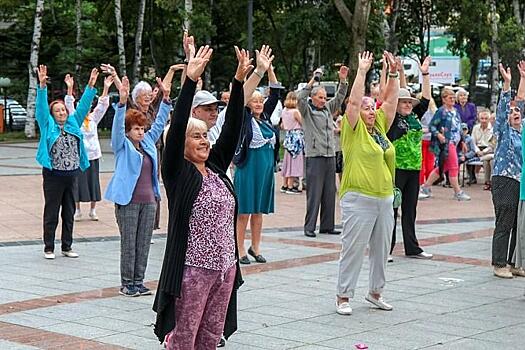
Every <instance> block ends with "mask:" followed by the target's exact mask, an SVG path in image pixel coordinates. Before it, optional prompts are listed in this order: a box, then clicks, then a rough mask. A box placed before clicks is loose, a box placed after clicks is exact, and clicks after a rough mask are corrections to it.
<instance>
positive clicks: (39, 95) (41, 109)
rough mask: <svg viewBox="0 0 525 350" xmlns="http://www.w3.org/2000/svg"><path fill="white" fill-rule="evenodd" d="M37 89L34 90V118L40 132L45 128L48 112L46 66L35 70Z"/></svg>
mask: <svg viewBox="0 0 525 350" xmlns="http://www.w3.org/2000/svg"><path fill="white" fill-rule="evenodd" d="M37 75H38V82H39V84H38V88H37V89H36V111H35V118H36V121H37V122H38V126H39V127H40V130H42V129H44V128H46V127H47V123H48V121H49V116H50V114H51V113H50V111H49V104H48V103H47V66H45V65H43V64H41V65H39V66H38V68H37Z"/></svg>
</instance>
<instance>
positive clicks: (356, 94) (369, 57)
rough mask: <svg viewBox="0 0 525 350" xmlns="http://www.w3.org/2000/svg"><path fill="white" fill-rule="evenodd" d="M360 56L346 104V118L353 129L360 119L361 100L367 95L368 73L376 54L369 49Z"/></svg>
mask: <svg viewBox="0 0 525 350" xmlns="http://www.w3.org/2000/svg"><path fill="white" fill-rule="evenodd" d="M358 58H359V65H358V68H357V74H356V77H355V79H354V83H353V84H352V90H350V96H349V98H348V104H347V106H346V118H347V120H348V124H350V126H351V127H352V129H354V128H355V126H356V125H357V122H358V120H359V113H360V110H361V101H362V99H363V97H364V96H365V80H366V73H367V72H368V70H369V69H370V67H371V66H372V62H374V55H373V54H372V53H371V52H369V51H364V52H360V53H359V54H358Z"/></svg>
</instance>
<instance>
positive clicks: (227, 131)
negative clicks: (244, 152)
mask: <svg viewBox="0 0 525 350" xmlns="http://www.w3.org/2000/svg"><path fill="white" fill-rule="evenodd" d="M235 54H236V55H237V61H238V65H237V71H236V72H235V78H234V79H233V81H232V88H231V95H230V102H229V103H228V108H227V109H226V115H225V119H224V125H223V127H222V131H221V134H220V136H219V138H218V139H217V142H216V143H215V145H214V146H213V148H212V149H211V151H210V157H213V159H214V160H215V161H216V162H217V163H218V165H219V166H220V167H221V169H222V170H223V171H226V170H227V169H228V167H229V166H230V163H231V162H232V159H233V156H234V154H235V150H236V149H237V144H238V143H239V138H240V136H241V128H242V124H243V119H244V101H243V97H244V95H243V91H242V82H243V81H244V78H246V75H247V74H248V73H249V72H250V71H251V70H252V69H253V66H251V64H250V61H251V60H250V56H249V52H248V51H247V50H244V49H242V50H239V48H237V47H235Z"/></svg>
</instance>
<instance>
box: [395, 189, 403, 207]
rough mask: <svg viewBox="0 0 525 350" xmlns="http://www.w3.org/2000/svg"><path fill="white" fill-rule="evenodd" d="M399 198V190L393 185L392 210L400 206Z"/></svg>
mask: <svg viewBox="0 0 525 350" xmlns="http://www.w3.org/2000/svg"><path fill="white" fill-rule="evenodd" d="M401 198H402V197H401V190H400V189H399V188H397V187H396V186H395V185H394V203H393V206H394V209H397V208H399V207H400V206H401V200H402V199H401Z"/></svg>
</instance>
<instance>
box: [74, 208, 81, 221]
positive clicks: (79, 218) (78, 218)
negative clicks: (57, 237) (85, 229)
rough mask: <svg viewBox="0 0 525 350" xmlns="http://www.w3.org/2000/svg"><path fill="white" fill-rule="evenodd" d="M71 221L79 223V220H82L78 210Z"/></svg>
mask: <svg viewBox="0 0 525 350" xmlns="http://www.w3.org/2000/svg"><path fill="white" fill-rule="evenodd" d="M73 219H74V220H75V221H80V220H82V212H81V211H80V210H77V211H76V212H75V215H74V216H73Z"/></svg>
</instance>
